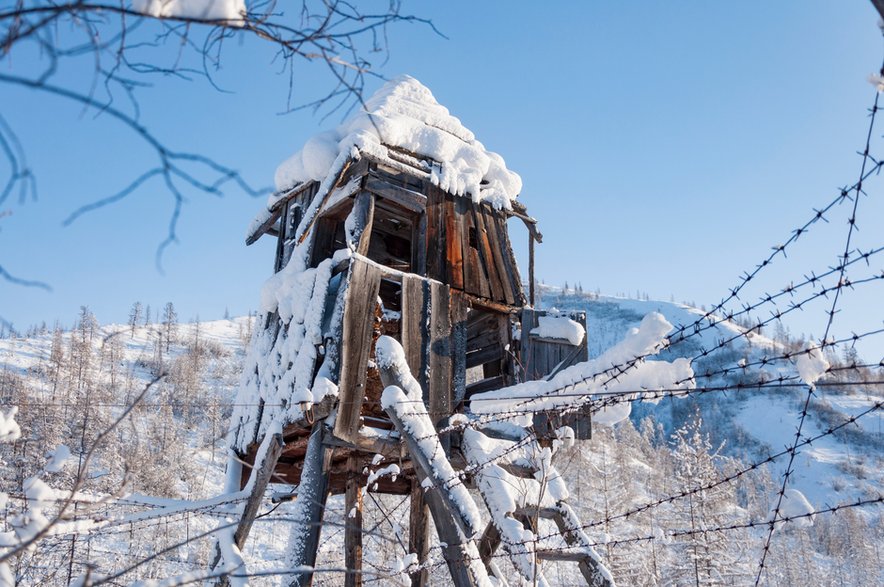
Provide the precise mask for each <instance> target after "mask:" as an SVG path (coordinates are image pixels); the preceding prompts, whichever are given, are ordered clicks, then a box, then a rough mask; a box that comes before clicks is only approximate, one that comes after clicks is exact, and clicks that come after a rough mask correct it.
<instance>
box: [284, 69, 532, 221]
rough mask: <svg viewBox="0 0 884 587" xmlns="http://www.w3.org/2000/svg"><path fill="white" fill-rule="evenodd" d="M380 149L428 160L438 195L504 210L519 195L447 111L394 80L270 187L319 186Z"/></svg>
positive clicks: (514, 181) (289, 164) (516, 181)
mask: <svg viewBox="0 0 884 587" xmlns="http://www.w3.org/2000/svg"><path fill="white" fill-rule="evenodd" d="M386 146H391V147H395V148H398V149H401V150H403V151H405V152H407V153H412V154H415V155H419V156H423V157H429V158H430V159H432V160H433V161H435V162H436V163H438V166H436V165H434V166H432V168H431V169H427V170H426V171H428V172H429V173H430V179H431V181H432V182H433V183H434V184H435V185H437V186H439V187H440V188H441V189H442V190H443V191H446V192H449V193H452V194H455V195H460V196H466V197H470V198H472V199H473V201H476V202H478V201H487V202H489V203H490V204H492V205H493V206H495V207H497V208H507V209H508V208H509V207H510V205H511V201H512V200H513V199H515V197H516V196H517V195H518V194H519V192H520V191H521V189H522V180H521V178H520V177H519V176H518V175H517V174H515V173H513V172H512V171H510V170H508V169H507V168H506V165H505V163H504V160H503V158H502V157H501V156H500V155H498V154H497V153H492V152H491V151H488V150H487V149H485V147H484V146H483V145H482V143H480V142H479V141H477V140H476V137H475V135H474V134H473V133H472V132H471V131H470V130H469V129H467V128H466V127H465V126H464V125H463V124H462V123H461V122H460V120H458V119H457V118H455V117H454V116H452V115H451V114H450V113H449V112H448V109H447V108H445V107H444V106H442V105H440V104H439V103H438V102H437V101H436V99H435V98H434V97H433V94H432V93H431V92H430V90H428V89H427V88H426V87H425V86H423V85H422V84H421V83H420V82H419V81H417V80H416V79H414V78H412V77H409V76H400V77H398V78H396V79H394V80H392V81H390V82H388V83H386V84H385V85H384V86H383V87H382V88H381V89H380V90H378V91H377V93H375V94H374V95H373V96H372V97H371V98H370V99H369V100H368V101H367V102H366V103H365V108H364V109H363V110H361V111H360V112H359V113H358V114H356V115H355V116H353V117H352V118H351V119H350V120H348V121H346V122H344V123H343V124H342V125H340V126H339V127H338V128H337V129H335V130H333V131H326V132H322V133H319V134H317V135H315V136H314V137H312V138H311V139H309V140H308V141H307V143H306V144H305V145H304V147H303V148H302V149H301V150H300V151H298V152H297V153H296V154H294V155H293V156H292V157H290V158H289V159H288V160H286V161H285V162H284V163H283V164H282V165H280V166H279V168H278V169H277V170H276V187H277V189H278V190H288V189H290V188H292V187H293V186H295V185H297V184H300V183H304V182H309V181H322V180H324V179H325V178H327V177H328V176H329V175H333V174H334V170H335V168H336V167H338V166H339V164H340V159H341V157H342V156H344V157H345V158H348V157H350V156H351V154H352V153H354V151H355V152H357V153H358V152H364V153H369V154H371V155H373V156H375V157H378V158H381V159H386V158H387V148H386Z"/></svg>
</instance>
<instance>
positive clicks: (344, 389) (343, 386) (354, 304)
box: [334, 259, 381, 442]
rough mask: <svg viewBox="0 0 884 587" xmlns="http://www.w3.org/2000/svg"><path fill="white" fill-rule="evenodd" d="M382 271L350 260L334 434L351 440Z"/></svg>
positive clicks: (356, 427)
mask: <svg viewBox="0 0 884 587" xmlns="http://www.w3.org/2000/svg"><path fill="white" fill-rule="evenodd" d="M380 284H381V272H380V270H379V269H378V268H377V267H376V266H375V265H373V264H371V263H365V262H363V261H360V260H358V259H353V260H352V261H351V263H350V278H349V280H348V284H347V292H346V302H345V304H344V326H343V335H342V338H341V377H340V382H339V384H338V385H339V392H338V397H339V401H338V417H337V419H336V420H335V431H334V433H335V436H337V437H338V438H341V439H343V440H349V441H351V442H352V441H354V440H355V439H356V438H358V436H359V426H360V413H361V410H362V402H363V400H364V398H365V377H366V369H367V368H368V356H369V353H370V351H371V344H372V341H371V331H372V326H373V325H374V311H375V305H376V304H377V297H378V290H379V288H380Z"/></svg>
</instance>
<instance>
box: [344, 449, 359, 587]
mask: <svg viewBox="0 0 884 587" xmlns="http://www.w3.org/2000/svg"><path fill="white" fill-rule="evenodd" d="M361 477H362V476H361V475H360V474H359V461H358V459H357V458H356V457H355V456H352V455H351V456H350V458H349V459H348V460H347V490H346V493H345V497H344V512H345V513H344V528H345V529H344V554H345V562H346V567H347V576H346V577H344V586H345V587H361V585H362V486H361V485H360V480H361Z"/></svg>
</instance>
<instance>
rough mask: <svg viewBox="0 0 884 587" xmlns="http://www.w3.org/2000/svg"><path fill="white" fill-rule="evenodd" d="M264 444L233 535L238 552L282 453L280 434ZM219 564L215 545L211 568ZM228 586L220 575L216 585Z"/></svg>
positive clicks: (250, 479)
mask: <svg viewBox="0 0 884 587" xmlns="http://www.w3.org/2000/svg"><path fill="white" fill-rule="evenodd" d="M266 442H268V443H269V444H268V446H267V451H266V452H265V453H264V458H263V459H261V463H260V464H259V465H258V466H257V467H252V472H251V474H250V475H249V482H251V483H252V490H251V492H250V493H249V497H248V499H247V500H246V505H245V507H244V508H243V513H242V517H241V518H240V520H239V525H237V527H236V530H235V531H234V534H233V540H234V542H235V543H236V546H237V548H239V549H240V550H242V548H243V546H245V543H246V539H247V538H248V537H249V531H250V530H251V529H252V524H253V523H254V522H255V517H257V515H258V509H259V508H260V507H261V502H262V501H263V500H264V491H265V490H266V489H267V485H268V484H269V483H270V479H271V478H272V477H273V472H274V470H275V469H276V462H277V461H278V460H279V455H280V453H281V452H282V446H283V442H282V434H279V433H276V434H274V435H273V436H271V437H270V438H268V439H267V440H266ZM220 562H221V547H220V545H218V544H217V543H216V547H215V558H214V560H213V561H212V568H213V569H214V568H216V567H217V566H218V563H220ZM229 584H230V581H229V579H228V578H227V576H226V575H222V576H221V577H220V578H219V579H218V581H217V583H216V585H218V587H226V586H227V585H229Z"/></svg>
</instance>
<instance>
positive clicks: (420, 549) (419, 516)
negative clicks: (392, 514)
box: [408, 477, 430, 587]
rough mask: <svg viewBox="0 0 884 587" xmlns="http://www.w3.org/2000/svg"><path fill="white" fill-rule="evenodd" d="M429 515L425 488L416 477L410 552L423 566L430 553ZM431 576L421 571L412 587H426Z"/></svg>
mask: <svg viewBox="0 0 884 587" xmlns="http://www.w3.org/2000/svg"><path fill="white" fill-rule="evenodd" d="M429 513H430V510H429V509H428V508H427V502H426V500H425V499H424V488H423V487H421V485H420V483H419V482H418V480H417V478H416V477H415V479H413V480H412V484H411V509H410V512H409V515H408V552H413V553H414V554H416V555H417V560H418V564H419V565H421V566H423V564H424V563H425V562H427V555H428V554H429V552H430V532H429V525H428V524H427V517H428V516H429ZM429 576H430V573H429V570H428V569H425V568H424V569H421V570H420V571H418V572H417V573H414V574H413V575H412V576H411V586H412V587H425V586H426V585H427V581H428V580H429Z"/></svg>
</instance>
